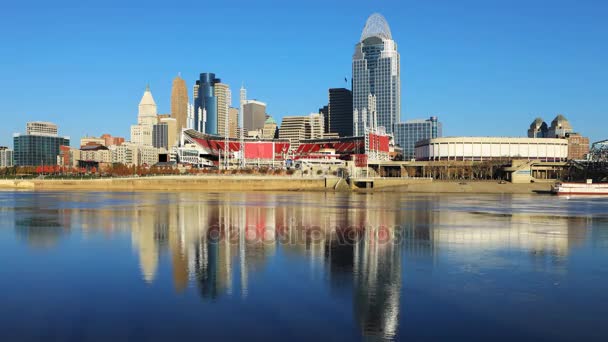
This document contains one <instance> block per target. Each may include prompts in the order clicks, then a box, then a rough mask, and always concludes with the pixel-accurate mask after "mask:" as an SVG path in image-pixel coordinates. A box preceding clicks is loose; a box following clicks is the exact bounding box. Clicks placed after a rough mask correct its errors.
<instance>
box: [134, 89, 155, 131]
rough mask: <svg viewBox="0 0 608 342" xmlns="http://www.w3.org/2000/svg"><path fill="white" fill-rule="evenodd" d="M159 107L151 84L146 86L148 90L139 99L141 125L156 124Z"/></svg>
mask: <svg viewBox="0 0 608 342" xmlns="http://www.w3.org/2000/svg"><path fill="white" fill-rule="evenodd" d="M157 114H158V111H157V108H156V102H155V101H154V97H152V92H151V91H150V86H149V85H148V86H146V91H144V95H143V96H142V97H141V101H139V111H138V113H137V123H138V124H140V125H154V124H155V123H156V122H158V118H157Z"/></svg>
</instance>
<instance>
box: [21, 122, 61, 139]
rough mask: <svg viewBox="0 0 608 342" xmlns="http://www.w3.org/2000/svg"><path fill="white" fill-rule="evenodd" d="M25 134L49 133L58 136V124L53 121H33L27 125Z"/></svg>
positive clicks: (48, 134)
mask: <svg viewBox="0 0 608 342" xmlns="http://www.w3.org/2000/svg"><path fill="white" fill-rule="evenodd" d="M25 134H27V135H47V136H52V137H56V136H57V125H55V124H54V123H52V122H43V121H33V122H28V123H27V124H26V125H25Z"/></svg>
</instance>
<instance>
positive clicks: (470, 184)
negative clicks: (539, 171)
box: [398, 181, 551, 194]
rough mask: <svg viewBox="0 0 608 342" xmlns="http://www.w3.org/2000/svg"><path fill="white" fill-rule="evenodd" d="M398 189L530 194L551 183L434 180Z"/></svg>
mask: <svg viewBox="0 0 608 342" xmlns="http://www.w3.org/2000/svg"><path fill="white" fill-rule="evenodd" d="M398 191H404V192H422V193H480V194H483V193H486V194H532V193H546V192H549V191H551V183H523V184H513V183H504V184H500V183H499V182H496V181H464V182H442V181H434V182H432V183H429V184H410V185H405V186H402V187H399V190H398Z"/></svg>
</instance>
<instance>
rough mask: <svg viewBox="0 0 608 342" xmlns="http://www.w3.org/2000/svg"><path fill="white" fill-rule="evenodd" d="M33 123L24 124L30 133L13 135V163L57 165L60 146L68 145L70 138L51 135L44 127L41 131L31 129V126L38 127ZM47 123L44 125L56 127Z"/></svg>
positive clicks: (18, 164)
mask: <svg viewBox="0 0 608 342" xmlns="http://www.w3.org/2000/svg"><path fill="white" fill-rule="evenodd" d="M32 124H34V125H32ZM35 124H36V123H32V122H28V124H27V126H26V131H28V132H30V133H32V134H25V135H22V134H18V133H16V134H14V135H13V151H14V153H13V159H14V164H15V165H16V166H39V165H57V156H59V154H60V146H70V138H69V137H60V136H57V134H56V133H55V134H54V135H53V134H52V133H51V132H49V131H48V130H46V129H42V133H41V130H39V129H34V130H32V129H31V128H32V127H38V126H37V125H35ZM47 124H49V125H48V126H46V127H54V129H56V128H57V126H56V125H54V124H51V123H47ZM52 130H53V129H51V131H52Z"/></svg>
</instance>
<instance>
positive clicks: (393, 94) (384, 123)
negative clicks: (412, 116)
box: [352, 13, 401, 135]
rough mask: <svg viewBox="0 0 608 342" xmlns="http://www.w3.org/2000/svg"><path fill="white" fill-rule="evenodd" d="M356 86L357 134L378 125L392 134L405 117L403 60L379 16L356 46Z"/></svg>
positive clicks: (353, 84)
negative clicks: (401, 62) (372, 124)
mask: <svg viewBox="0 0 608 342" xmlns="http://www.w3.org/2000/svg"><path fill="white" fill-rule="evenodd" d="M352 82H353V83H352V86H353V111H354V113H353V127H354V131H355V134H358V135H362V134H363V133H364V130H365V127H370V125H371V123H374V122H375V123H377V125H378V126H379V127H384V128H385V129H386V132H387V133H392V132H393V126H394V124H395V123H397V122H399V120H400V115H401V66H400V56H399V53H398V52H397V44H396V43H395V41H394V40H393V37H392V34H391V30H390V27H389V25H388V23H387V21H386V19H385V18H384V17H383V16H382V15H380V14H378V13H374V14H372V15H371V16H370V17H369V18H368V19H367V21H366V23H365V27H364V28H363V32H362V33H361V38H360V40H359V43H357V45H356V46H355V53H354V54H353V79H352ZM370 95H371V96H370ZM374 99H375V101H374ZM370 100H371V101H370ZM374 102H375V106H374ZM374 118H375V120H374Z"/></svg>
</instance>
